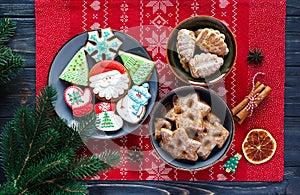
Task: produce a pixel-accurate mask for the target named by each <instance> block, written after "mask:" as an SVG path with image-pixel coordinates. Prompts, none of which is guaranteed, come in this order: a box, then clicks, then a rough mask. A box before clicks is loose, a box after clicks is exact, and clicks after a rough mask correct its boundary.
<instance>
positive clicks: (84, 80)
mask: <svg viewBox="0 0 300 195" xmlns="http://www.w3.org/2000/svg"><path fill="white" fill-rule="evenodd" d="M88 74H89V70H88V64H87V61H86V56H85V52H84V49H83V48H81V49H80V50H79V51H78V52H77V53H76V54H75V55H74V56H73V58H72V59H71V61H70V62H69V63H68V64H67V66H66V68H65V69H64V70H63V72H62V73H61V74H60V76H59V78H60V79H62V80H64V81H67V82H69V83H72V84H76V85H82V86H88Z"/></svg>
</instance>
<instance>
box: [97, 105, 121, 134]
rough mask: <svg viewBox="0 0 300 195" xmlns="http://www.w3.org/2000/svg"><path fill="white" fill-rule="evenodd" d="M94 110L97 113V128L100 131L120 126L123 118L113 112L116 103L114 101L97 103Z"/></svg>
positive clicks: (113, 129) (116, 128) (119, 127)
mask: <svg viewBox="0 0 300 195" xmlns="http://www.w3.org/2000/svg"><path fill="white" fill-rule="evenodd" d="M94 110H95V113H96V114H97V119H96V127H97V129H99V130H102V131H116V130H119V129H121V128H122V126H123V120H122V118H121V117H120V116H118V115H116V114H115V111H116V105H115V104H114V103H109V102H100V103H97V104H96V105H95V107H94Z"/></svg>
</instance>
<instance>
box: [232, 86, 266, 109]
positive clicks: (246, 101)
mask: <svg viewBox="0 0 300 195" xmlns="http://www.w3.org/2000/svg"><path fill="white" fill-rule="evenodd" d="M264 87H265V85H264V84H261V83H260V82H259V81H258V82H256V83H255V86H254V91H253V93H250V94H249V95H248V96H247V97H253V95H254V94H256V93H260V92H261V91H262V90H263V88H264ZM247 97H246V98H245V99H243V101H241V102H240V103H239V104H238V105H237V106H236V107H234V108H233V109H232V110H231V111H232V114H233V115H236V114H237V113H238V112H240V111H241V110H242V109H243V108H244V107H245V106H246V105H247V104H248V103H249V101H250V100H249V98H247Z"/></svg>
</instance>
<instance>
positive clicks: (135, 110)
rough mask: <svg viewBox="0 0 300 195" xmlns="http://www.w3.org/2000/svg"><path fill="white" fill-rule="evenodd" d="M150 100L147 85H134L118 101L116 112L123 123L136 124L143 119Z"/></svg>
mask: <svg viewBox="0 0 300 195" xmlns="http://www.w3.org/2000/svg"><path fill="white" fill-rule="evenodd" d="M150 98H151V94H150V93H149V84H148V83H144V84H143V85H142V86H137V85H134V86H133V87H132V88H131V89H130V90H129V91H128V93H127V95H126V96H125V97H124V98H122V99H121V100H120V101H118V103H117V112H118V114H119V115H120V116H121V117H122V118H123V119H124V120H125V121H127V122H129V123H133V124H136V123H138V122H140V121H141V120H142V118H143V117H144V115H145V113H146V105H147V104H148V101H149V99H150Z"/></svg>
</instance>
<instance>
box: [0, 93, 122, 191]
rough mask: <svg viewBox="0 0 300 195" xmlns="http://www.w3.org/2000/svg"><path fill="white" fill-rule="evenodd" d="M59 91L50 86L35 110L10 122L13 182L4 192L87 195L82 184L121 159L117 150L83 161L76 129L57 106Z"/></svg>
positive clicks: (6, 155)
mask: <svg viewBox="0 0 300 195" xmlns="http://www.w3.org/2000/svg"><path fill="white" fill-rule="evenodd" d="M55 97H56V91H55V89H54V88H52V87H46V88H44V89H43V90H42V91H41V93H40V95H39V96H38V98H37V106H36V107H35V108H28V107H24V108H22V109H19V110H18V111H17V112H16V114H15V115H14V119H13V120H12V121H10V122H8V123H7V125H6V126H5V128H4V130H3V133H2V136H1V143H0V144H1V152H2V153H1V152H0V154H1V155H2V156H1V158H2V161H3V169H4V171H5V175H6V177H7V183H6V184H4V185H2V186H1V189H0V195H1V194H43V193H46V194H52V193H53V194H85V193H86V192H87V186H86V185H83V182H82V181H79V180H82V179H84V178H86V177H90V176H92V175H95V174H97V173H98V172H99V171H106V170H109V169H111V168H112V167H113V166H115V165H117V164H118V163H119V162H120V161H121V156H120V154H119V153H117V152H110V151H106V152H104V153H102V154H100V155H99V156H97V157H96V156H92V157H82V156H80V157H78V156H76V151H77V150H78V149H79V148H80V147H81V146H82V145H83V143H82V140H81V138H80V135H79V134H78V132H77V131H76V130H74V129H73V128H71V127H68V126H67V124H66V123H65V121H63V120H62V119H60V118H59V117H58V116H57V115H56V114H55V110H54V107H53V101H54V100H55Z"/></svg>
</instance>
